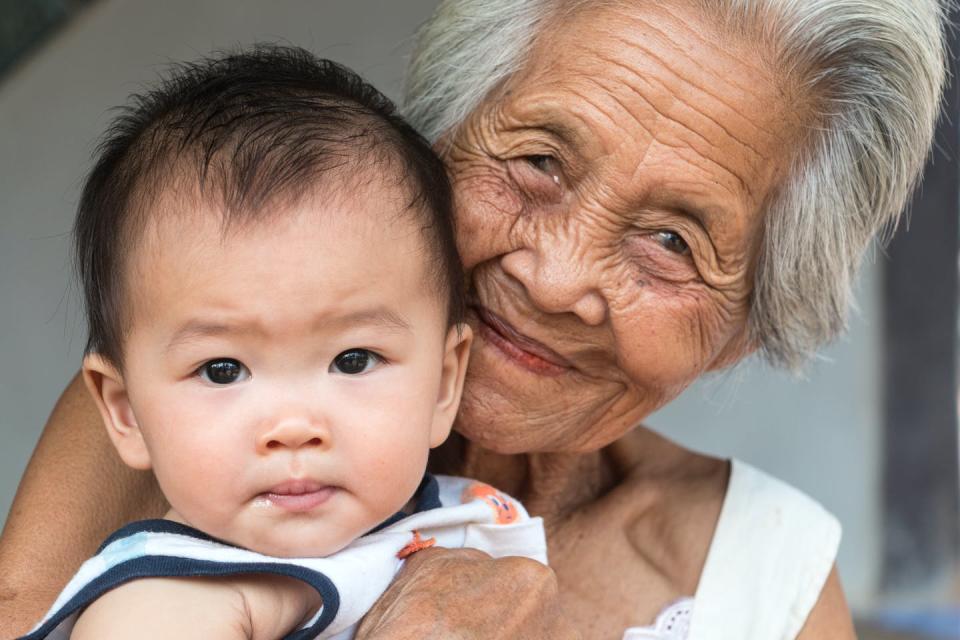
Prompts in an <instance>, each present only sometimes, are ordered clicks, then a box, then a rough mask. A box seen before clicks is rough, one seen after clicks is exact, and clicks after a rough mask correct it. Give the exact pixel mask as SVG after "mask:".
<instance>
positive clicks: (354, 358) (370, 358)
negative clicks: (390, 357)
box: [330, 349, 382, 375]
mask: <svg viewBox="0 0 960 640" xmlns="http://www.w3.org/2000/svg"><path fill="white" fill-rule="evenodd" d="M381 360H382V359H381V358H380V356H378V355H377V354H375V353H373V352H372V351H368V350H366V349H347V350H346V351H344V352H343V353H341V354H339V355H338V356H337V357H336V358H334V359H333V362H332V363H331V364H330V370H331V371H337V372H339V373H346V374H348V375H355V374H358V373H365V372H367V371H369V370H370V369H372V368H373V367H375V366H376V365H377V363H379V362H381Z"/></svg>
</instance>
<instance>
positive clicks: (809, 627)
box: [797, 566, 857, 640]
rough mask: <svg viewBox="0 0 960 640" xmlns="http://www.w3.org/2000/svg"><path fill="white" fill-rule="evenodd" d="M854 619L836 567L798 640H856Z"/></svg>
mask: <svg viewBox="0 0 960 640" xmlns="http://www.w3.org/2000/svg"><path fill="white" fill-rule="evenodd" d="M856 637H857V634H856V631H854V629H853V619H852V618H851V616H850V608H849V607H848V606H847V599H846V597H844V595H843V587H842V586H841V585H840V575H839V574H838V573H837V567H836V566H834V567H833V569H832V570H831V571H830V575H829V576H828V577H827V582H826V583H825V584H824V585H823V590H822V591H821V592H820V597H819V598H818V599H817V604H815V605H814V606H813V610H811V611H810V615H809V616H807V621H806V622H805V623H804V625H803V629H801V630H800V635H798V636H797V640H856Z"/></svg>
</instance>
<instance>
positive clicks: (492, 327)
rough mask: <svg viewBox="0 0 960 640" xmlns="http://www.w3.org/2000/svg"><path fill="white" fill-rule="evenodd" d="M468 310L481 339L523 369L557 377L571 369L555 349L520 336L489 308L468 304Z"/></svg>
mask: <svg viewBox="0 0 960 640" xmlns="http://www.w3.org/2000/svg"><path fill="white" fill-rule="evenodd" d="M472 309H473V310H474V311H475V312H476V314H477V319H478V320H479V322H478V327H477V329H478V331H479V333H480V335H482V336H483V338H484V340H486V341H487V342H489V343H490V344H492V345H493V346H495V347H496V348H497V349H499V350H500V352H501V353H503V354H504V355H505V356H507V357H508V358H509V359H510V360H512V361H513V362H515V363H516V364H518V365H519V366H521V367H523V368H524V369H527V370H529V371H532V372H534V373H537V374H540V375H546V376H558V375H561V374H564V373H568V372H569V371H570V369H572V368H573V367H572V365H571V364H570V363H569V362H568V361H567V360H566V359H565V358H564V357H563V356H561V355H560V354H558V353H557V352H556V351H554V350H553V349H550V348H549V347H547V346H545V345H544V344H542V343H540V342H537V341H536V340H534V339H533V338H529V337H527V336H525V335H523V334H522V333H520V332H519V331H517V330H516V329H514V328H513V327H512V326H511V325H510V324H509V323H507V322H506V321H505V320H504V319H503V318H501V317H500V316H498V315H497V314H495V313H493V312H492V311H490V310H489V309H486V308H484V307H481V306H479V305H474V306H472Z"/></svg>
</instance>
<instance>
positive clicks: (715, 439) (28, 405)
mask: <svg viewBox="0 0 960 640" xmlns="http://www.w3.org/2000/svg"><path fill="white" fill-rule="evenodd" d="M434 3H435V0H404V1H403V2H395V1H390V0H380V1H374V0H362V1H353V2H351V1H349V0H325V1H321V0H313V1H307V0H300V1H293V0H284V1H282V2H263V1H256V0H201V1H198V0H189V1H187V0H165V1H164V2H154V1H151V0H126V1H120V0H101V2H99V3H97V4H96V5H95V6H94V7H93V8H92V9H91V10H89V11H88V12H87V13H86V14H84V15H82V16H81V17H80V18H79V19H78V20H77V21H75V22H74V23H72V24H71V25H70V26H69V27H68V28H67V29H66V30H65V31H63V32H62V33H60V34H59V35H58V36H57V37H56V38H55V40H54V41H52V42H51V43H50V44H49V45H48V46H46V47H45V48H43V49H42V50H41V51H40V52H39V53H37V54H36V55H35V56H34V57H32V58H31V59H29V60H28V61H27V62H26V63H25V64H23V65H22V66H21V67H20V68H18V69H17V70H16V72H15V73H14V74H13V75H12V77H8V78H7V79H6V80H5V81H4V82H3V84H0V362H2V363H3V365H4V366H3V367H0V434H2V437H3V443H4V444H3V446H2V447H0V518H3V517H5V516H4V514H6V513H7V511H8V509H9V505H10V501H11V500H12V498H13V493H14V491H15V488H16V483H17V481H18V479H19V477H20V474H21V473H22V471H23V469H24V467H25V466H26V462H27V458H28V456H29V454H30V451H31V449H32V448H33V445H34V443H35V442H36V439H37V438H38V436H39V434H40V430H41V427H42V425H43V423H44V421H45V419H46V417H47V414H48V413H49V411H50V408H51V407H52V405H53V402H54V401H55V399H56V397H57V396H58V395H59V393H60V391H61V389H62V387H63V386H64V385H65V384H66V383H67V381H68V380H69V378H70V376H71V375H72V373H73V372H74V371H75V370H76V369H77V366H78V363H79V358H80V351H81V348H82V343H83V340H84V328H83V321H82V318H81V317H80V308H79V305H78V301H77V298H76V296H75V295H74V294H73V292H72V291H71V290H70V284H69V283H70V271H69V265H68V258H67V246H68V237H67V234H68V232H69V229H70V224H71V221H72V217H73V212H74V207H75V204H76V199H77V197H78V189H79V185H80V183H81V180H82V178H83V175H84V173H85V171H86V169H87V168H88V161H89V157H90V153H91V152H92V150H93V144H94V141H95V140H96V137H97V136H98V135H99V133H100V132H101V131H102V129H103V128H104V126H105V125H106V123H107V121H108V120H109V113H108V109H109V108H110V107H111V106H113V105H117V104H121V103H123V102H124V101H125V99H126V96H127V95H128V94H129V93H130V92H132V91H136V90H138V89H139V88H140V86H141V84H142V83H146V82H150V81H152V80H153V79H154V78H155V77H156V72H157V71H158V70H159V69H160V68H161V67H162V66H163V65H164V64H165V63H166V62H168V61H170V60H184V59H192V58H196V57H198V56H200V55H203V54H206V53H208V52H210V51H211V50H212V49H214V48H224V47H230V46H233V45H237V44H244V43H251V42H254V41H257V40H269V41H284V42H289V43H292V44H297V45H301V46H305V47H307V48H310V49H312V50H314V51H315V52H317V53H319V54H321V55H324V56H327V57H331V58H334V59H337V60H340V61H342V62H344V63H346V64H347V65H349V66H351V67H353V68H354V69H356V70H357V71H359V72H360V73H361V74H363V75H365V76H366V77H367V78H368V79H370V80H371V81H373V82H374V84H376V85H377V86H379V87H381V88H382V89H385V90H386V91H387V92H388V93H389V94H390V95H392V96H394V97H396V96H397V93H398V88H399V78H400V75H401V71H402V65H403V57H404V55H405V53H406V51H407V46H406V44H407V39H408V37H409V35H410V34H411V33H412V32H413V30H414V28H415V26H416V25H417V24H418V23H419V22H420V21H421V20H422V19H423V18H425V17H426V15H427V14H428V13H429V11H430V9H431V8H432V6H433V5H434ZM874 280H875V276H874V275H873V274H872V272H871V273H868V276H867V278H866V280H865V282H864V286H863V291H862V295H861V304H862V308H863V309H864V311H863V314H862V317H861V318H859V319H857V320H856V321H855V322H854V325H853V331H852V332H851V334H850V336H849V337H848V339H846V340H845V341H844V342H842V343H841V344H839V345H837V346H836V347H835V348H832V349H830V350H829V352H828V353H827V355H828V357H830V358H832V360H833V362H823V363H820V364H818V365H817V366H816V367H815V368H814V369H813V371H812V372H811V375H810V379H809V380H808V381H807V382H804V383H798V382H796V381H794V380H791V379H790V378H788V377H787V376H784V375H782V374H778V373H774V372H771V371H769V370H767V369H765V368H763V367H762V366H758V365H755V364H751V365H747V366H744V367H742V368H741V369H739V370H738V371H737V372H735V373H733V374H724V375H722V376H719V377H717V378H714V379H711V380H708V381H705V382H704V383H702V384H700V385H698V386H697V387H695V388H693V389H691V390H689V391H688V392H687V393H686V394H685V395H684V396H683V398H681V400H679V401H677V402H676V403H674V404H673V405H671V406H670V407H668V408H667V409H666V410H664V411H662V412H661V413H660V414H658V415H656V416H654V417H653V418H652V419H651V420H650V423H651V424H652V425H654V426H655V427H657V428H659V429H660V430H662V431H663V432H665V433H667V434H668V435H671V436H672V437H674V438H676V439H678V440H679V441H681V442H683V443H685V444H688V445H689V446H691V447H693V448H697V449H702V450H706V451H711V452H714V453H718V454H721V455H732V456H735V457H738V458H741V459H743V460H745V461H748V462H751V463H753V464H755V465H757V466H759V467H761V468H763V469H766V470H768V471H770V472H772V473H774V474H776V475H778V476H780V477H782V478H784V479H786V480H787V481H789V482H791V483H793V484H795V485H797V486H799V487H800V488H802V489H804V490H805V491H807V492H809V493H811V494H812V495H814V496H815V497H816V498H818V499H819V500H821V501H822V502H823V503H824V504H825V505H826V506H827V507H828V508H829V509H830V510H832V511H833V512H834V513H836V514H837V515H838V516H839V518H840V519H841V521H842V522H843V524H844V527H845V536H844V542H843V545H842V548H841V552H840V565H841V571H842V574H843V577H844V580H845V583H846V586H847V589H848V591H849V595H850V597H851V600H852V602H853V604H854V605H863V604H865V603H867V602H868V601H869V599H870V597H871V594H872V591H873V587H874V583H875V581H876V578H877V575H876V569H875V567H876V564H877V560H878V552H879V547H878V543H879V537H878V533H877V532H878V531H879V527H878V517H879V516H878V511H879V498H878V490H877V478H878V475H879V473H878V471H879V468H878V459H879V434H880V431H879V427H880V421H879V417H880V416H879V405H878V399H879V398H878V396H879V392H878V384H879V366H880V361H879V357H878V355H877V354H878V351H877V343H878V329H879V327H878V320H877V317H878V309H877V295H876V292H875V283H874ZM64 481H69V478H64ZM0 522H2V520H0Z"/></svg>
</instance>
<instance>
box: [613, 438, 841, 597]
mask: <svg viewBox="0 0 960 640" xmlns="http://www.w3.org/2000/svg"><path fill="white" fill-rule="evenodd" d="M611 457H612V459H613V460H615V461H616V464H618V465H619V467H620V469H621V470H622V475H621V477H622V478H623V480H622V482H621V484H620V486H619V487H618V489H617V491H618V492H623V493H625V494H628V495H629V496H630V497H632V502H633V504H635V505H637V514H636V515H637V518H636V520H635V522H636V524H635V526H634V527H633V528H632V530H631V532H630V535H631V537H632V538H634V540H633V542H634V547H636V548H638V549H645V550H649V552H650V553H651V554H654V555H656V556H659V557H661V558H662V557H666V558H671V560H670V561H669V562H666V563H664V564H663V565H662V567H663V570H664V571H665V572H666V573H667V574H668V575H669V577H670V578H671V582H674V583H675V584H677V585H678V586H679V587H681V589H682V590H683V591H685V592H686V594H688V595H689V594H693V593H694V592H696V591H700V590H702V588H703V586H704V584H707V585H710V584H713V583H714V582H715V581H722V580H723V579H722V574H723V573H724V571H726V570H728V569H729V570H731V571H734V570H736V571H742V570H744V569H746V568H747V566H746V565H747V563H748V562H754V563H758V564H760V563H764V564H765V565H767V566H769V567H771V568H772V567H774V566H779V569H780V570H785V569H788V568H790V567H788V566H786V565H792V566H793V568H794V569H796V570H797V571H800V572H804V570H803V567H801V566H799V565H801V564H807V565H810V566H813V565H815V566H816V568H815V569H814V570H812V573H813V574H814V575H812V576H801V577H800V578H799V579H801V580H806V581H811V580H813V581H817V580H819V581H820V583H821V584H822V579H825V578H826V575H827V574H828V573H829V569H830V566H831V565H832V562H833V559H834V558H835V555H836V550H837V546H838V544H839V539H840V525H839V523H838V522H837V520H836V518H834V517H833V516H832V515H831V514H830V513H829V512H828V511H827V510H826V509H824V508H823V507H822V506H821V505H820V504H819V503H818V502H816V501H815V500H814V499H812V498H810V497H809V496H807V495H806V494H804V493H803V492H802V491H800V490H798V489H796V488H794V487H792V486H791V485H789V484H787V483H786V482H783V481H781V480H778V479H777V478H775V477H773V476H772V475H769V474H767V473H765V472H763V471H761V470H759V469H757V468H755V467H753V466H751V465H749V464H747V463H744V462H741V461H739V460H726V459H722V458H716V457H712V456H707V455H703V454H700V453H697V452H694V451H691V450H689V449H686V448H684V447H682V446H680V445H678V444H676V443H673V442H671V441H670V440H668V439H666V438H664V437H662V436H660V435H658V434H655V433H653V432H651V431H649V430H647V429H643V428H640V429H637V430H636V431H635V432H634V433H632V434H630V436H628V438H624V439H621V441H618V442H617V443H615V444H614V445H613V446H612V450H611ZM641 516H642V517H641ZM673 558H677V560H672V559H673ZM783 563H786V565H785V564H783ZM820 574H822V576H821V575H820Z"/></svg>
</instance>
